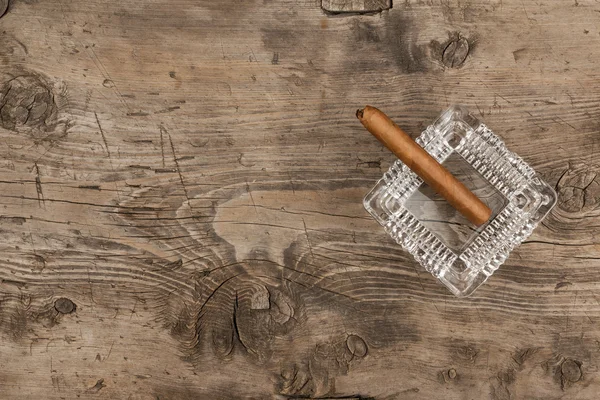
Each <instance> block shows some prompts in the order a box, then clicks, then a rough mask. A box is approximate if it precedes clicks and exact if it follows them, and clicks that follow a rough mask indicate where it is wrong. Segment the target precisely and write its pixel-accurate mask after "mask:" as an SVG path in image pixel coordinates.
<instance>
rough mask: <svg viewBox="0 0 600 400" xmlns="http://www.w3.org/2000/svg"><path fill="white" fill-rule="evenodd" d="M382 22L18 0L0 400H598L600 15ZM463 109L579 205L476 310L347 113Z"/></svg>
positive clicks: (468, 11) (429, 14) (255, 7)
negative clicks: (399, 221)
mask: <svg viewBox="0 0 600 400" xmlns="http://www.w3.org/2000/svg"><path fill="white" fill-rule="evenodd" d="M3 1H6V0H3ZM0 3H2V1H0ZM388 3H389V2H387V1H353V2H344V1H333V0H331V1H328V2H327V7H329V8H330V9H329V11H327V12H325V11H324V10H322V9H321V3H320V2H319V1H316V0H280V1H273V0H270V1H267V0H264V1H259V0H248V1H241V0H223V1H216V0H214V1H209V0H176V1H168V0H145V1H142V0H131V1H122V2H116V1H108V0H104V1H101V0H86V1H84V0H56V1H37V0H11V2H10V6H9V8H8V11H7V12H6V14H5V15H4V16H3V17H2V18H0V116H1V118H0V138H1V141H0V171H1V179H0V202H1V208H0V210H1V211H0V234H1V238H2V245H1V248H2V253H1V254H2V256H1V257H0V338H1V343H0V398H2V399H76V398H81V399H87V398H89V399H95V398H103V399H161V400H164V399H287V398H291V399H299V398H311V399H312V398H315V399H316V398H319V399H326V398H337V399H339V398H343V399H371V398H374V399H378V400H379V399H382V400H383V399H440V398H443V399H495V400H500V399H544V400H547V399H558V398H560V399H597V398H598V394H597V393H598V391H599V390H600V375H599V374H598V369H599V366H600V283H599V281H600V261H599V260H600V244H599V243H600V238H599V237H598V236H599V234H600V207H599V206H600V177H599V175H598V174H599V172H600V156H599V150H600V107H599V103H598V101H599V100H600V69H599V67H598V64H599V63H600V24H599V21H600V3H598V1H594V0H573V1H567V0H548V1H545V2H532V1H523V0H471V1H464V0H463V1H458V0H440V1H417V0H406V1H399V0H398V1H396V2H394V4H393V8H392V9H390V10H383V11H380V10H381V9H385V8H387V7H388ZM324 5H325V4H324ZM340 11H341V12H340ZM453 103H462V104H465V105H467V106H468V107H470V108H471V109H473V110H475V111H476V113H477V115H478V116H480V117H482V118H483V119H484V120H485V121H486V123H487V124H488V125H489V126H490V127H492V129H494V130H495V131H496V132H497V133H498V134H499V135H501V136H502V137H503V138H504V139H505V141H506V143H507V145H508V146H509V148H511V149H512V150H514V151H515V152H517V153H519V154H520V155H521V156H522V157H523V158H524V159H525V160H526V161H528V162H529V163H530V164H531V165H532V166H533V167H534V168H535V169H536V170H538V171H539V172H540V174H541V175H542V176H544V178H545V179H546V180H547V181H548V182H549V183H550V184H552V185H555V186H556V189H557V192H558V193H559V204H558V205H557V207H556V208H555V209H554V210H553V211H552V213H551V215H550V216H549V217H548V219H546V220H545V221H544V223H543V224H542V225H541V226H539V227H538V229H537V230H536V231H535V233H534V235H533V236H532V237H531V238H530V239H529V240H527V241H526V242H525V243H524V244H523V245H522V246H521V247H519V248H518V249H517V250H515V251H514V252H513V253H512V255H511V256H510V258H509V259H508V260H507V262H506V263H505V265H503V266H502V267H501V268H500V270H498V271H497V272H496V274H495V275H494V276H493V277H492V278H491V279H489V280H488V282H487V283H486V284H485V285H484V286H482V287H481V288H480V290H479V291H477V292H476V293H475V295H474V296H472V297H470V298H466V299H459V298H455V297H454V296H452V295H451V294H450V293H449V292H448V291H447V290H446V289H445V288H444V287H442V286H441V285H439V284H438V283H437V281H436V280H435V279H434V278H433V277H432V276H431V275H429V274H428V273H427V272H425V271H424V270H423V269H422V268H421V267H420V266H419V265H418V264H417V263H416V262H415V261H413V259H412V258H411V257H410V256H409V255H408V253H406V252H405V251H403V250H402V249H401V248H400V247H399V246H398V245H396V244H394V243H393V242H392V240H391V239H389V238H388V237H387V235H386V234H385V232H384V231H383V229H382V228H381V227H380V226H379V225H377V223H376V222H375V221H374V220H372V219H371V218H370V217H369V216H368V214H367V213H366V212H365V210H364V209H363V207H362V204H361V202H362V198H363V196H364V195H365V194H366V192H367V191H368V190H369V188H370V187H372V186H373V185H374V183H375V182H376V180H377V179H379V178H380V177H381V175H382V174H383V173H384V171H385V170H386V169H387V168H388V167H389V165H390V163H391V162H393V161H394V157H393V156H392V155H391V154H390V153H389V151H387V150H386V149H384V148H382V146H381V145H379V144H378V143H377V141H376V140H375V139H374V138H372V137H371V136H370V135H369V134H368V133H367V132H366V131H365V130H364V129H363V128H362V127H361V126H360V124H359V123H358V122H357V121H356V119H355V117H354V111H355V110H356V109H357V108H358V107H360V106H363V105H365V104H372V105H374V106H378V107H380V108H382V109H383V110H384V111H386V112H387V113H389V115H390V116H391V117H393V118H394V119H395V120H396V121H397V122H398V123H399V124H400V125H401V126H403V127H404V128H405V130H406V131H407V132H409V133H410V134H411V135H413V136H416V135H418V134H419V133H420V132H421V130H422V129H424V127H425V126H426V125H427V124H428V123H429V122H430V121H432V120H433V119H434V118H435V116H437V115H438V114H439V113H440V112H441V111H442V110H443V109H444V108H445V107H447V106H448V105H450V104H453Z"/></svg>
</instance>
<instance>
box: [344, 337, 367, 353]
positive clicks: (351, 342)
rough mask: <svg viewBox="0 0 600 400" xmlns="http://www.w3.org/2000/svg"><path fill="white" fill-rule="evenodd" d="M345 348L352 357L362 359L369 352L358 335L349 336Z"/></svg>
mask: <svg viewBox="0 0 600 400" xmlns="http://www.w3.org/2000/svg"><path fill="white" fill-rule="evenodd" d="M346 348H347V349H348V351H349V352H350V354H352V357H358V358H363V357H365V356H366V355H367V353H368V352H369V347H368V346H367V343H366V342H365V341H364V339H363V338H361V337H360V336H358V335H350V336H348V338H347V339H346Z"/></svg>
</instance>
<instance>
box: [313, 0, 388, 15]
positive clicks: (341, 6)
mask: <svg viewBox="0 0 600 400" xmlns="http://www.w3.org/2000/svg"><path fill="white" fill-rule="evenodd" d="M321 7H323V10H325V11H327V12H332V13H343V12H360V13H367V12H375V11H383V10H389V9H390V8H392V0H322V1H321Z"/></svg>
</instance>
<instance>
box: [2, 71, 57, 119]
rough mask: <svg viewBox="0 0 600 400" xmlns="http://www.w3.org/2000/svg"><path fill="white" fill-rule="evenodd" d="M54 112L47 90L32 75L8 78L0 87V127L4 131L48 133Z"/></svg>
mask: <svg viewBox="0 0 600 400" xmlns="http://www.w3.org/2000/svg"><path fill="white" fill-rule="evenodd" d="M56 113H57V105H56V101H55V98H54V94H53V91H52V89H51V87H50V86H49V85H48V84H46V83H45V82H43V81H42V80H41V79H40V78H39V77H37V76H35V75H33V74H27V75H21V76H17V77H15V78H12V79H10V80H8V81H7V82H5V83H4V84H3V85H2V87H1V88H0V126H2V127H3V128H5V129H9V130H15V129H16V128H17V127H21V126H26V127H31V128H40V129H42V130H49V129H51V128H53V127H54V125H55V124H54V120H55V119H56Z"/></svg>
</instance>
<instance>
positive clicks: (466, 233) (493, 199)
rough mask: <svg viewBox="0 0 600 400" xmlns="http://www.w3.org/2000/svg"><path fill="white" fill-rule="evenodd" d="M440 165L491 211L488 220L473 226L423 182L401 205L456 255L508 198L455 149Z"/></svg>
mask: <svg viewBox="0 0 600 400" xmlns="http://www.w3.org/2000/svg"><path fill="white" fill-rule="evenodd" d="M442 165H443V166H444V167H446V168H447V169H448V171H450V173H452V175H454V176H455V177H456V178H457V179H458V180H459V181H461V182H462V183H463V184H464V185H465V186H466V187H467V188H468V189H469V190H470V191H471V192H473V193H474V194H475V195H476V196H477V197H479V199H481V201H483V202H484V203H485V204H486V205H487V206H488V207H489V208H490V209H491V210H492V216H491V217H490V219H489V220H488V222H486V223H485V224H483V225H481V226H479V227H477V226H476V225H474V224H473V223H471V222H470V221H469V220H467V219H466V218H465V217H464V216H463V215H462V214H460V213H459V212H458V211H456V209H454V208H453V207H452V206H451V205H450V204H449V203H448V202H447V201H446V200H445V199H444V198H443V197H441V196H440V195H438V194H437V193H435V192H434V191H433V190H432V189H431V188H430V187H429V186H428V185H427V184H425V183H423V184H422V185H421V186H420V187H419V189H418V190H416V191H415V192H414V193H413V194H412V196H410V197H409V198H408V199H407V200H406V203H405V207H406V209H407V210H408V211H409V212H410V213H411V214H413V215H414V216H415V218H417V219H418V220H419V221H421V223H422V224H423V225H424V226H425V227H426V228H427V229H428V230H429V231H430V232H432V233H433V234H434V235H436V236H437V237H438V239H440V240H441V241H442V242H443V243H444V244H445V245H446V246H447V247H448V248H449V249H450V250H452V251H453V252H454V253H455V254H457V255H460V254H461V253H462V252H463V251H464V250H465V249H466V248H467V247H468V246H469V245H470V243H471V242H472V241H473V240H474V239H475V238H476V237H477V236H478V235H479V233H481V232H482V231H483V230H484V229H485V227H486V226H487V225H488V224H489V223H490V222H491V221H492V220H493V219H494V218H495V217H496V215H498V214H499V213H500V212H501V211H502V210H503V209H504V207H506V205H507V204H508V203H509V201H508V199H506V197H504V196H503V195H502V193H500V192H499V191H498V190H497V189H496V188H495V187H494V186H493V185H492V184H490V183H489V182H488V181H487V180H486V179H485V178H484V177H483V176H481V174H480V173H479V172H477V171H476V170H475V169H474V168H473V167H472V166H471V165H469V163H468V162H467V161H466V160H465V159H464V158H463V157H462V156H461V155H459V154H457V153H456V152H453V153H452V154H450V155H449V156H448V158H446V160H445V161H444V162H443V163H442ZM455 267H457V268H458V267H459V265H458V264H456V265H455ZM457 272H458V271H457Z"/></svg>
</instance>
